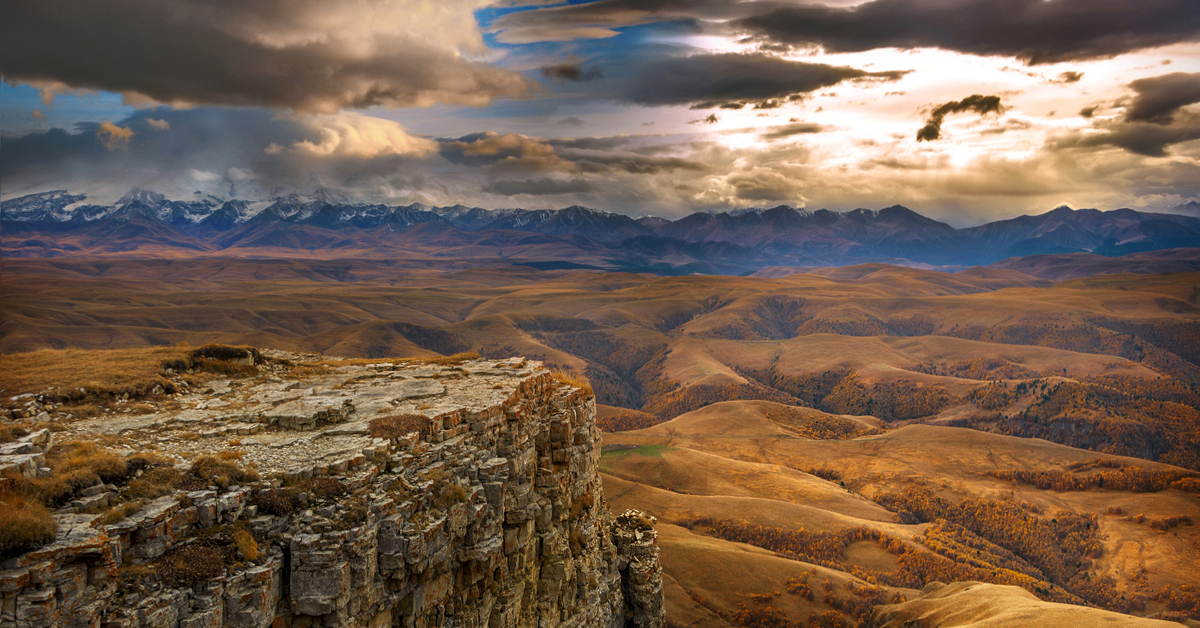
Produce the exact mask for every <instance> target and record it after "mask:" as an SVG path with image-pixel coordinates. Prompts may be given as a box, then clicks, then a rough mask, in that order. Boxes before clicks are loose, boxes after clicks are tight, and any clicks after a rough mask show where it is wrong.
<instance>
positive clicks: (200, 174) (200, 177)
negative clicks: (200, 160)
mask: <svg viewBox="0 0 1200 628" xmlns="http://www.w3.org/2000/svg"><path fill="white" fill-rule="evenodd" d="M188 174H189V175H191V177H192V178H193V179H195V180H196V181H199V182H201V183H208V182H211V181H220V180H221V175H219V174H217V173H215V172H209V171H207V170H197V169H195V168H192V169H191V170H188Z"/></svg>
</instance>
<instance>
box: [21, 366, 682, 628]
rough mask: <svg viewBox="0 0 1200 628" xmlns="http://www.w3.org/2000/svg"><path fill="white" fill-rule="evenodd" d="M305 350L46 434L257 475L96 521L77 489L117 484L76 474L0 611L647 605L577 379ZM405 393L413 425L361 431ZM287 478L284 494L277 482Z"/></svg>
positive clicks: (103, 620) (353, 615)
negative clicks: (207, 461) (229, 463)
mask: <svg viewBox="0 0 1200 628" xmlns="http://www.w3.org/2000/svg"><path fill="white" fill-rule="evenodd" d="M282 357H287V358H288V359H289V360H291V361H292V362H293V363H303V361H304V360H305V359H306V358H305V357H304V356H282ZM309 361H313V360H312V359H311V358H309ZM310 370H311V371H312V372H313V373H315V374H310V375H307V376H304V377H295V378H290V379H285V378H282V377H270V376H259V377H255V378H253V379H246V380H240V381H233V382H218V383H217V384H216V385H210V389H209V390H208V391H206V392H204V393H196V394H193V395H189V396H183V397H180V398H179V399H178V402H179V404H178V405H179V407H178V408H176V409H173V410H171V411H164V412H157V413H154V414H149V415H140V416H132V417H129V418H121V419H119V420H116V419H105V420H94V421H80V422H76V423H73V424H71V425H70V426H69V427H68V429H67V433H66V434H57V435H56V438H57V439H60V440H66V439H71V438H75V439H79V438H88V437H93V438H94V437H95V436H96V435H97V434H108V435H112V436H116V437H119V438H121V439H124V440H125V441H127V442H129V441H132V442H145V443H153V444H154V445H153V446H154V447H155V448H156V450H157V451H158V452H160V453H161V454H162V455H165V456H168V457H173V458H175V459H177V460H179V461H180V465H181V466H183V465H186V461H188V460H190V459H194V458H196V457H197V456H201V455H204V454H206V453H213V452H216V451H219V450H221V449H224V448H227V447H232V448H235V449H236V450H237V451H238V455H239V456H240V457H241V459H242V461H243V462H252V463H254V465H255V466H256V467H257V470H258V473H259V474H260V475H261V476H262V477H263V479H262V480H260V481H258V482H256V483H250V482H247V483H244V485H242V486H238V485H236V484H228V485H226V486H210V487H207V488H205V490H192V491H187V492H185V491H176V492H174V493H173V494H170V495H166V496H163V497H159V498H156V499H153V500H149V501H148V502H147V503H145V504H144V505H143V506H141V507H140V508H139V509H138V510H137V511H136V512H134V513H132V514H130V515H129V516H127V517H124V518H123V519H120V520H118V521H116V522H115V523H109V524H103V523H102V518H101V515H99V514H89V513H95V512H96V511H97V509H96V503H97V502H94V501H87V500H95V499H96V498H103V499H105V500H107V501H105V502H103V503H102V504H101V505H107V504H108V503H110V502H111V503H120V502H121V500H122V499H123V498H124V497H123V491H125V490H126V489H123V488H121V487H113V486H105V485H97V487H93V488H94V490H90V491H85V492H88V493H90V494H89V495H87V496H84V497H80V498H78V499H76V500H75V501H73V502H72V503H70V504H68V505H67V506H65V507H64V508H62V509H60V510H59V511H58V512H56V514H55V519H56V521H57V522H58V528H59V531H58V537H57V539H56V540H55V542H53V543H52V544H50V545H46V546H44V547H42V548H40V549H38V550H36V551H32V552H29V553H27V554H24V555H22V556H18V557H15V558H11V559H9V560H8V561H6V562H4V563H3V564H0V624H3V625H4V626H15V627H18V628H43V627H44V628H49V627H59V626H64V627H66V626H93V627H98V628H99V627H105V628H107V627H112V628H118V627H120V628H141V627H147V628H149V627H155V628H159V627H164V628H165V627H179V628H201V627H205V628H207V627H216V626H238V627H246V628H251V627H253V628H267V627H269V626H291V627H294V628H305V627H308V626H361V627H370V628H380V627H385V626H406V627H413V626H445V627H462V628H484V627H487V628H500V627H517V626H521V627H526V626H527V627H538V628H541V627H548V626H589V627H592V626H594V627H613V628H617V627H625V626H635V627H647V628H660V627H662V626H663V625H664V606H663V595H662V577H661V568H660V566H659V563H658V549H657V546H656V544H655V538H656V535H655V532H654V529H653V518H651V517H648V516H646V515H644V514H642V513H639V512H636V511H630V512H627V513H625V514H623V515H621V516H618V517H615V518H614V517H613V515H612V514H611V513H610V512H609V510H608V506H607V504H606V502H605V500H604V494H603V491H602V488H601V482H600V477H599V474H598V470H597V467H598V464H599V459H600V432H599V431H598V430H597V428H596V426H595V401H594V397H593V396H592V395H591V393H590V391H586V390H583V389H580V388H577V387H575V386H572V385H570V384H567V383H563V382H560V381H558V380H556V379H555V378H554V377H553V376H552V375H551V374H550V373H549V372H548V371H547V370H546V369H545V368H543V367H542V366H541V364H539V363H536V362H527V361H525V360H521V359H512V360H500V361H497V360H475V361H468V362H463V363H460V364H456V365H451V366H439V365H436V364H435V365H411V364H403V363H396V364H393V363H389V362H381V363H377V364H361V365H350V366H330V367H326V366H321V367H319V368H318V367H314V368H312V369H310ZM235 408H236V409H235ZM414 414H415V415H419V416H420V417H422V418H421V421H422V422H423V423H424V424H423V425H421V426H419V428H420V429H418V430H417V431H413V432H407V433H404V434H392V435H390V436H385V437H382V438H376V437H373V436H372V435H371V433H370V431H371V430H370V422H371V419H373V418H381V417H388V416H407V417H408V418H409V420H411V418H412V415H414ZM234 437H236V440H235V439H234ZM38 438H42V437H41V436H40V435H39V437H38ZM231 443H232V444H231ZM38 445H39V446H38V447H37V451H34V450H33V449H31V448H29V447H24V446H22V447H13V448H12V449H13V450H14V451H13V452H12V453H11V455H13V456H23V455H27V454H33V453H37V454H40V453H41V451H40V450H41V446H40V444H38ZM18 449H20V450H21V452H24V453H18V452H17V451H16V450H18ZM25 449H30V451H29V452H25ZM26 467H29V468H26ZM40 468H41V467H39V466H38V464H36V463H33V464H26V465H25V466H24V467H22V468H21V469H20V471H21V472H22V473H29V474H37V473H38V472H39V471H38V469H40ZM314 477H317V478H320V477H331V478H334V479H336V480H337V483H336V486H337V487H339V490H340V491H341V493H340V495H339V497H337V498H336V499H333V500H326V501H320V500H318V499H317V498H316V496H315V495H313V496H310V495H309V494H308V493H307V492H305V493H301V494H299V495H298V496H297V495H296V494H295V491H296V490H298V489H295V488H292V489H288V488H286V487H288V486H289V485H293V486H306V484H305V482H309V483H311V481H312V480H311V478H314ZM286 490H291V491H293V493H292V497H294V498H296V500H295V501H297V502H298V504H299V505H298V506H296V507H294V508H293V507H291V506H287V507H284V506H280V505H278V504H277V503H276V502H279V501H281V498H280V495H281V494H282V493H283V492H284V491H286ZM273 500H274V501H273ZM238 535H241V537H239V536H238ZM230 537H233V538H245V539H252V540H251V541H246V542H245V543H246V545H244V546H243V544H242V543H241V542H239V544H238V545H237V547H238V550H237V552H236V560H234V561H233V562H232V564H231V563H230V561H228V560H227V561H224V562H222V563H220V564H218V565H217V566H216V569H215V571H212V572H211V573H209V572H206V571H205V569H207V568H209V567H211V566H210V565H203V564H198V563H199V561H198V560H195V559H193V560H192V561H183V563H182V566H181V567H180V568H181V569H183V570H185V571H189V573H191V572H192V571H195V572H197V573H201V574H207V575H204V576H203V577H199V578H194V579H193V580H191V581H187V582H184V583H181V582H180V581H179V580H172V579H171V578H170V577H168V576H167V575H164V573H165V572H164V571H163V570H162V565H163V564H166V563H168V562H170V561H172V560H174V561H176V562H177V563H178V562H179V561H181V560H182V559H183V558H185V557H188V556H192V554H188V553H187V548H193V549H195V548H204V547H209V546H212V545H215V544H219V543H220V542H221V540H222V539H228V538H230ZM226 545H228V543H227V544H226ZM195 555H196V556H201V555H203V553H202V552H195ZM192 563H197V564H192Z"/></svg>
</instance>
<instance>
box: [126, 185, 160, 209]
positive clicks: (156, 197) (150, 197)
mask: <svg viewBox="0 0 1200 628" xmlns="http://www.w3.org/2000/svg"><path fill="white" fill-rule="evenodd" d="M165 202H167V197H166V196H163V195H162V194H159V193H158V192H151V191H150V190H143V189H142V188H133V189H132V190H130V191H129V192H128V193H126V194H125V196H122V197H121V199H120V200H118V201H117V205H130V204H132V203H143V204H145V205H161V204H163V203H165Z"/></svg>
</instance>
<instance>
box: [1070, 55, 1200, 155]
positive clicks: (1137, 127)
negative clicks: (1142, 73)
mask: <svg viewBox="0 0 1200 628" xmlns="http://www.w3.org/2000/svg"><path fill="white" fill-rule="evenodd" d="M1129 88H1130V89H1132V90H1133V91H1134V94H1135V95H1134V97H1133V99H1132V100H1131V101H1129V102H1128V103H1124V104H1125V113H1124V115H1123V116H1121V118H1119V119H1104V120H1097V121H1096V122H1094V123H1093V125H1092V128H1090V129H1085V130H1083V131H1075V132H1069V133H1064V134H1062V135H1060V136H1058V137H1055V138H1052V139H1051V141H1050V146H1051V147H1052V148H1054V149H1056V150H1069V149H1079V148H1084V149H1089V148H1090V149H1095V148H1106V147H1116V148H1120V149H1123V150H1125V151H1128V152H1130V153H1133V154H1136V155H1143V156H1146V157H1166V156H1167V155H1168V154H1169V153H1168V151H1167V149H1168V148H1170V147H1171V146H1174V145H1176V144H1182V143H1184V142H1191V141H1193V140H1197V139H1200V113H1197V112H1195V111H1188V110H1185V109H1184V108H1185V107H1187V106H1188V105H1193V104H1196V103H1200V73H1193V74H1189V73H1185V72H1175V73H1172V74H1164V75H1161V76H1153V77H1149V78H1144V79H1138V80H1136V81H1133V82H1131V83H1130V84H1129ZM1116 104H1117V106H1121V104H1123V103H1121V102H1118V103H1116ZM1099 107H1100V105H1093V106H1090V107H1086V108H1084V109H1083V110H1082V111H1080V112H1079V115H1080V116H1082V117H1084V118H1089V119H1090V118H1092V117H1094V116H1095V114H1096V111H1097V109H1098V108H1099Z"/></svg>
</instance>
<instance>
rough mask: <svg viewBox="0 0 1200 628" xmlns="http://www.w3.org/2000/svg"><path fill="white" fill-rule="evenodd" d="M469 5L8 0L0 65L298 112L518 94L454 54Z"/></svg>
mask: <svg viewBox="0 0 1200 628" xmlns="http://www.w3.org/2000/svg"><path fill="white" fill-rule="evenodd" d="M477 4H478V3H475V2H471V1H469V0H383V1H380V2H373V3H369V5H368V6H366V7H364V5H363V3H361V2H357V1H355V0H109V1H106V2H76V1H74V0H13V1H12V2H7V3H5V11H4V19H3V20H2V21H0V72H3V74H4V77H5V80H7V81H10V82H31V83H33V84H35V86H39V85H42V86H45V85H49V86H51V87H52V88H53V89H60V90H61V89H62V88H63V86H64V85H65V86H67V87H70V88H76V89H93V90H106V91H111V92H119V93H123V94H128V95H132V96H134V97H135V99H136V98H139V97H148V98H150V99H153V100H157V101H159V102H165V103H209V104H220V105H235V106H242V105H261V106H272V107H286V108H291V109H294V110H298V111H323V112H331V111H335V110H338V109H341V108H345V107H370V106H374V105H384V106H393V107H395V106H415V105H430V104H433V103H435V102H446V103H454V104H467V105H485V104H487V103H488V102H490V100H491V99H492V98H495V97H500V96H519V95H521V94H523V93H524V92H525V90H526V88H527V85H528V83H527V81H526V80H525V79H524V78H522V77H521V76H520V75H519V74H517V73H514V72H510V71H507V70H502V69H499V68H496V67H493V66H490V65H488V64H485V63H478V62H472V61H469V60H467V59H466V58H465V57H464V56H463V55H462V54H460V51H467V52H474V53H482V52H483V51H485V50H486V48H485V46H484V45H483V43H482V40H481V39H480V36H479V33H478V29H477V27H476V24H475V21H474V18H473V16H472V13H471V12H472V11H473V9H474V8H475V7H476V5H477ZM414 15H422V16H429V17H426V18H422V19H411V16H414ZM422 20H424V21H422Z"/></svg>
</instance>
